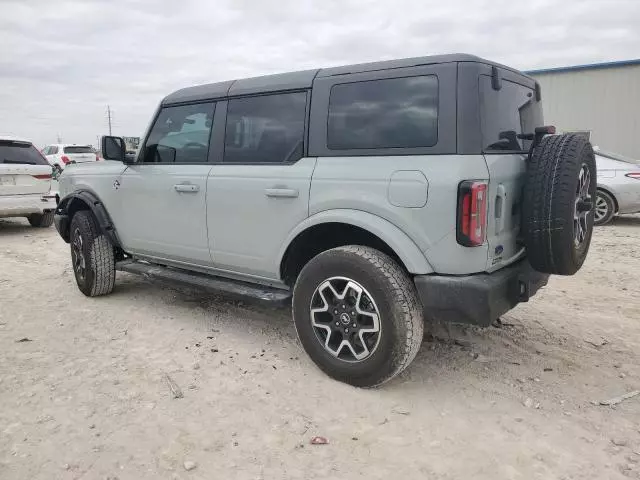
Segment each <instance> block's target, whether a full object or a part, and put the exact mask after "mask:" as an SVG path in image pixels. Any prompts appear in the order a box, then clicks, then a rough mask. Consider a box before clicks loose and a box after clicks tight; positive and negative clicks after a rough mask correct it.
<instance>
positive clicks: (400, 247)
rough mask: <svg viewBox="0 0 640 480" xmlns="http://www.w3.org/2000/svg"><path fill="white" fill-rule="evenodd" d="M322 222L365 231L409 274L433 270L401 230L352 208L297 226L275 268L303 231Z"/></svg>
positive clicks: (324, 212) (290, 234)
mask: <svg viewBox="0 0 640 480" xmlns="http://www.w3.org/2000/svg"><path fill="white" fill-rule="evenodd" d="M322 223H344V224H347V225H353V226H354V227H359V228H362V229H363V230H367V231H368V232H370V233H372V234H373V235H375V236H377V237H378V238H379V239H380V240H382V241H383V242H385V243H386V244H387V245H389V247H391V249H392V250H393V251H394V252H395V253H396V255H397V256H398V258H400V260H401V261H402V263H403V264H404V266H405V268H406V269H407V270H408V271H409V273H413V274H416V275H418V274H427V273H433V268H432V267H431V265H429V262H427V259H426V258H425V256H424V254H423V253H422V252H421V251H420V249H419V248H418V246H417V245H416V244H415V243H414V242H413V241H412V240H411V239H410V238H409V237H408V236H407V234H405V233H404V232H403V231H402V230H400V229H399V228H398V227H396V226H395V225H393V224H392V223H390V222H389V221H388V220H385V219H384V218H381V217H378V216H376V215H373V214H371V213H367V212H363V211H361V210H351V209H334V210H325V211H322V212H319V213H316V214H314V215H312V216H310V217H308V218H306V219H305V220H304V221H302V222H301V223H299V224H298V226H296V228H294V229H293V230H292V231H291V232H290V233H289V235H288V236H287V239H286V241H285V242H284V244H283V246H282V247H281V249H280V252H279V253H278V258H277V261H278V263H277V264H276V265H277V266H278V268H279V265H280V264H281V263H282V260H283V257H284V255H285V252H286V251H287V248H289V245H291V242H293V240H294V239H295V238H296V237H297V236H298V235H299V234H300V233H302V232H304V231H305V230H306V229H308V228H310V227H313V226H315V225H319V224H322Z"/></svg>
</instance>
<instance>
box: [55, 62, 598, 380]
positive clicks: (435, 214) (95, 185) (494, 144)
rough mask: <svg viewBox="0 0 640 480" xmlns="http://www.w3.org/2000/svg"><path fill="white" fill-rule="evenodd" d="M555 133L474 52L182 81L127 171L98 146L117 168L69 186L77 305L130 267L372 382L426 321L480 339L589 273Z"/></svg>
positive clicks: (528, 86)
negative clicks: (215, 298)
mask: <svg viewBox="0 0 640 480" xmlns="http://www.w3.org/2000/svg"><path fill="white" fill-rule="evenodd" d="M554 132H555V130H554V129H553V128H552V127H545V126H544V124H543V123H542V109H541V92H540V88H539V86H538V85H537V84H536V82H535V80H533V79H532V78H530V77H528V76H526V75H524V74H522V73H520V72H518V71H516V70H513V69H511V68H508V67H505V66H502V65H498V64H496V63H492V62H489V61H487V60H483V59H480V58H477V57H474V56H469V55H445V56H436V57H422V58H412V59H404V60H395V61H386V62H378V63H372V64H364V65H351V66H346V67H338V68H328V69H319V70H318V69H316V70H309V71H304V72H295V73H288V74H282V75H274V76H265V77H259V78H251V79H243V80H236V81H228V82H221V83H214V84H210V85H204V86H198V87H190V88H185V89H182V90H178V91H177V92H174V93H172V94H170V95H168V96H167V97H165V98H164V99H163V100H162V102H161V103H160V106H159V107H158V111H157V112H156V114H155V115H154V117H153V119H152V121H151V124H150V127H149V130H148V132H147V134H146V135H145V137H144V141H143V142H142V147H141V150H140V151H139V153H138V155H137V157H136V158H135V160H131V159H129V158H127V157H126V155H125V142H124V139H123V138H119V137H103V139H102V150H101V151H102V153H103V155H104V158H105V159H110V160H118V161H120V162H122V163H120V162H118V161H111V162H101V163H100V164H99V165H95V166H91V168H90V167H89V166H85V165H77V166H75V167H74V168H73V169H71V170H69V171H68V172H66V173H65V174H64V175H62V177H61V179H60V192H61V196H62V199H61V201H60V204H59V206H58V209H57V211H56V217H55V222H56V227H57V229H58V232H59V233H60V235H61V236H62V238H63V239H64V240H65V241H66V242H68V243H70V245H71V261H72V264H73V268H74V272H75V278H76V283H77V285H78V287H79V288H80V290H81V291H82V292H83V293H84V294H85V295H88V296H96V295H105V294H108V293H110V292H111V291H112V290H113V288H114V284H115V271H116V270H122V271H127V272H134V273H139V274H145V275H147V276H148V277H150V278H159V279H165V280H167V279H168V280H174V281H180V282H184V283H187V284H193V285H198V286H201V287H211V288H213V289H216V290H219V291H222V292H227V293H228V294H231V295H239V296H251V297H254V298H257V299H260V300H264V301H288V300H291V301H292V308H293V318H294V323H295V327H296V330H297V333H298V337H299V339H300V341H301V343H302V345H303V347H304V349H305V350H306V352H307V353H308V354H309V356H310V357H311V358H312V359H313V361H314V362H315V363H316V364H317V365H318V366H319V367H320V368H321V369H322V370H323V371H325V372H326V373H327V374H329V375H330V376H332V377H334V378H336V379H338V380H341V381H344V382H348V383H350V384H353V385H358V386H374V385H379V384H381V383H383V382H385V381H387V380H389V379H390V378H392V377H394V376H395V375H397V374H398V373H399V372H401V371H402V370H404V369H405V368H406V367H407V365H409V363H411V361H412V360H413V358H414V357H415V355H416V353H417V351H418V349H419V348H420V344H421V342H422V335H423V328H424V322H423V315H426V316H427V317H428V318H429V319H432V318H436V319H440V320H446V321H455V322H467V323H471V324H476V325H481V326H488V325H490V324H491V322H493V321H494V320H495V319H496V318H498V317H499V316H500V315H502V314H503V313H505V312H506V311H508V310H509V309H511V308H513V307H514V306H515V305H516V304H518V303H519V302H524V301H528V300H529V299H530V298H531V297H532V296H533V295H534V294H535V293H536V292H537V290H538V289H539V288H540V287H542V286H544V285H546V283H547V279H548V277H549V274H560V275H572V274H574V273H575V272H576V271H578V269H579V268H580V267H581V266H582V263H583V262H584V259H585V257H586V255H587V252H588V249H589V243H590V240H591V234H592V229H593V204H594V198H595V195H596V167H595V159H594V155H593V151H592V148H591V145H590V144H589V142H588V140H587V139H586V138H584V137H581V136H579V135H574V134H569V135H554ZM530 147H532V155H531V158H530V159H528V155H527V154H528V152H529V149H530ZM550 172H553V173H554V175H551V174H550Z"/></svg>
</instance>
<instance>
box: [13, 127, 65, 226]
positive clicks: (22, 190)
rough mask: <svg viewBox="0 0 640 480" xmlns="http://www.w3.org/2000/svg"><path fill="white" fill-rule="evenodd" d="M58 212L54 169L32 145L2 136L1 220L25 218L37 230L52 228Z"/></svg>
mask: <svg viewBox="0 0 640 480" xmlns="http://www.w3.org/2000/svg"><path fill="white" fill-rule="evenodd" d="M55 208H56V195H55V193H52V192H51V165H49V163H48V162H47V160H46V159H45V158H44V157H43V156H42V154H41V153H40V152H39V151H38V149H37V148H36V147H34V146H33V144H32V143H31V142H29V141H26V140H21V139H19V138H16V137H12V136H7V135H0V218H6V217H26V218H27V219H28V220H29V223H30V224H31V225H32V226H34V227H49V226H51V224H52V223H53V215H54V211H55Z"/></svg>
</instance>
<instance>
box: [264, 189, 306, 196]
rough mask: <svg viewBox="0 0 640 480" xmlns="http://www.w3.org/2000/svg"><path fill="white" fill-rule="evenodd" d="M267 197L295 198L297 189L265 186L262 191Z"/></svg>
mask: <svg viewBox="0 0 640 480" xmlns="http://www.w3.org/2000/svg"><path fill="white" fill-rule="evenodd" d="M264 193H265V195H266V196H267V197H272V198H297V197H298V190H297V189H295V188H267V189H266V190H265V191H264Z"/></svg>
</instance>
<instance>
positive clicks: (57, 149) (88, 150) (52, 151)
mask: <svg viewBox="0 0 640 480" xmlns="http://www.w3.org/2000/svg"><path fill="white" fill-rule="evenodd" d="M42 153H43V154H44V156H45V157H46V158H47V161H48V162H49V163H50V164H51V166H53V168H54V169H55V170H57V171H58V173H60V172H62V170H64V167H66V166H67V165H69V164H70V163H87V162H95V161H96V160H100V157H99V156H98V154H97V153H96V151H95V150H94V148H93V147H92V146H91V145H76V144H62V143H59V144H54V145H48V146H46V147H44V148H43V149H42Z"/></svg>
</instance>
